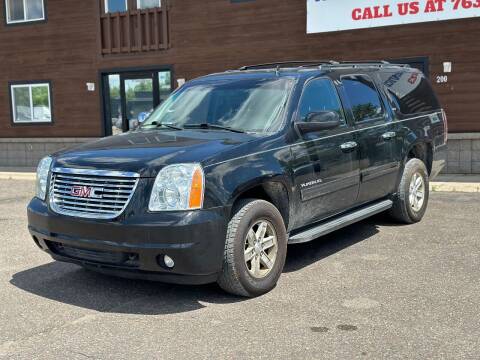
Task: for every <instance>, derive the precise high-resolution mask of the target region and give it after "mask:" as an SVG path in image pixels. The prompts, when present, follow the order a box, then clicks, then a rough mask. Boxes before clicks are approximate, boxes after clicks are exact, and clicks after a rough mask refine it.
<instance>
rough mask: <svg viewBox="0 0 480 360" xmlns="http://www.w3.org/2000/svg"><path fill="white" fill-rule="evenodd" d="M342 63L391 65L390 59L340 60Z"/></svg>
mask: <svg viewBox="0 0 480 360" xmlns="http://www.w3.org/2000/svg"><path fill="white" fill-rule="evenodd" d="M339 63H340V64H348V65H353V64H361V65H390V63H389V62H388V61H385V60H360V61H340V62H339Z"/></svg>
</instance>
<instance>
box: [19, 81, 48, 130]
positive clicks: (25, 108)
mask: <svg viewBox="0 0 480 360" xmlns="http://www.w3.org/2000/svg"><path fill="white" fill-rule="evenodd" d="M11 96H12V111H13V122H14V123H15V124H22V123H27V124H29V123H45V122H52V107H51V105H52V102H51V97H50V84H48V83H42V84H40V83H39V84H19V85H11Z"/></svg>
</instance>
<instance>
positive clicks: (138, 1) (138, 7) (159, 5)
mask: <svg viewBox="0 0 480 360" xmlns="http://www.w3.org/2000/svg"><path fill="white" fill-rule="evenodd" d="M157 1H158V6H156V7H162V0H157ZM137 9H138V10H143V8H142V9H141V8H140V0H137ZM146 9H153V8H146Z"/></svg>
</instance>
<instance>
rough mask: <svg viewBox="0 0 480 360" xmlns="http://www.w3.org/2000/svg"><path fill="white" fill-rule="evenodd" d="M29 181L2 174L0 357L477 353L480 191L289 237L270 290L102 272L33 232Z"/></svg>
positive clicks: (427, 355) (463, 355) (342, 356)
mask: <svg viewBox="0 0 480 360" xmlns="http://www.w3.org/2000/svg"><path fill="white" fill-rule="evenodd" d="M33 191H34V183H33V182H31V181H10V180H3V181H0V241H1V244H2V246H1V250H0V319H1V321H0V358H1V359H202V358H205V359H207V358H208V359H227V358H233V359H247V358H255V359H263V358H264V359H324V358H328V359H332V358H338V359H353V358H358V359H379V358H388V359H396V358H398V359H406V358H409V359H433V358H438V359H459V358H467V359H478V356H479V353H480V340H479V339H480V326H479V325H480V315H479V311H480V301H479V299H480V286H479V283H480V267H479V265H480V256H479V254H480V194H465V193H463V194H460V193H455V194H454V193H434V194H432V195H431V200H430V207H429V211H428V212H427V215H426V217H425V219H424V221H423V222H421V223H419V224H416V225H410V226H399V225H395V224H393V223H391V222H390V221H389V220H388V219H387V218H386V217H384V216H377V217H374V218H372V219H369V220H366V221H363V222H361V223H359V224H356V225H353V226H350V227H348V228H346V229H343V230H340V231H337V232H336V233H334V234H331V235H329V236H327V237H324V238H322V239H318V240H317V241H315V242H312V243H309V244H303V245H296V246H291V247H289V254H288V258H287V264H286V269H285V272H284V274H283V275H282V277H281V279H280V282H279V283H278V286H277V288H276V289H275V290H274V291H272V292H271V293H269V294H267V295H265V296H262V297H259V298H255V299H241V298H235V297H232V296H229V295H227V294H225V293H223V292H222V291H221V290H220V289H219V288H218V287H217V286H216V285H207V286H196V287H187V286H176V285H164V284H159V283H151V282H143V281H132V280H124V279H118V278H112V277H107V276H103V275H97V274H95V273H92V272H88V271H85V270H82V269H81V268H79V267H77V266H75V265H71V264H62V263H57V262H53V261H52V260H51V258H50V257H49V256H48V255H47V254H45V253H43V252H41V251H40V250H39V249H38V248H37V247H36V246H35V244H34V243H33V241H32V240H31V239H30V237H29V235H28V231H27V223H26V210H25V209H26V205H27V203H28V201H29V199H30V198H31V196H32V195H33Z"/></svg>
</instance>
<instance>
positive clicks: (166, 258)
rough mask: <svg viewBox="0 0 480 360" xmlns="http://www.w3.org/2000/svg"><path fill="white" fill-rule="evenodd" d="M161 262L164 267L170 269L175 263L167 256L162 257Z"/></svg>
mask: <svg viewBox="0 0 480 360" xmlns="http://www.w3.org/2000/svg"><path fill="white" fill-rule="evenodd" d="M163 262H164V263H165V266H166V267H168V268H170V269H171V268H173V267H174V266H175V261H173V259H172V258H171V257H170V256H168V255H165V256H164V257H163Z"/></svg>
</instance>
